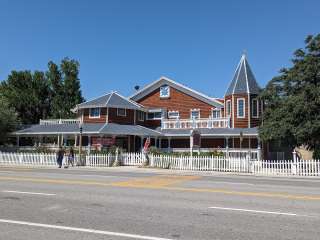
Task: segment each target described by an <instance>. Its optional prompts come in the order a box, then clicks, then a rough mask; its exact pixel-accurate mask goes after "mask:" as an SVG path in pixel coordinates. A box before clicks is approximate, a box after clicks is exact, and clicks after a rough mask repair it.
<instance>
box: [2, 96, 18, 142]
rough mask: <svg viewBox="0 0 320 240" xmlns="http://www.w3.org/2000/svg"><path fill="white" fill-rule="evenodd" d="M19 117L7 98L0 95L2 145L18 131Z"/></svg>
mask: <svg viewBox="0 0 320 240" xmlns="http://www.w3.org/2000/svg"><path fill="white" fill-rule="evenodd" d="M16 125H17V115H16V113H15V111H14V109H13V108H11V107H10V106H9V103H8V101H7V99H6V98H5V97H3V96H2V95H1V94H0V133H1V134H0V143H4V142H5V141H6V140H7V137H8V134H9V133H10V132H13V131H14V130H15V129H16Z"/></svg>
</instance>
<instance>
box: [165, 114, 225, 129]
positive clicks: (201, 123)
mask: <svg viewBox="0 0 320 240" xmlns="http://www.w3.org/2000/svg"><path fill="white" fill-rule="evenodd" d="M161 128H162V129H195V128H230V118H229V117H228V118H199V119H163V120H162V121H161Z"/></svg>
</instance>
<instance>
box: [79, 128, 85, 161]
mask: <svg viewBox="0 0 320 240" xmlns="http://www.w3.org/2000/svg"><path fill="white" fill-rule="evenodd" d="M82 130H83V129H82V123H80V124H79V133H80V138H79V161H80V162H79V164H80V165H81V166H83V165H84V164H83V161H82V156H81V153H82Z"/></svg>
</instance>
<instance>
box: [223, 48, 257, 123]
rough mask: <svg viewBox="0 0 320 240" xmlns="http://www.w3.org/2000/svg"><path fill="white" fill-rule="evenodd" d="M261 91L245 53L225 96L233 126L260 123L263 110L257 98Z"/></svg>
mask: <svg viewBox="0 0 320 240" xmlns="http://www.w3.org/2000/svg"><path fill="white" fill-rule="evenodd" d="M259 93H260V87H259V85H258V83H257V81H256V79H255V77H254V75H253V73H252V71H251V68H250V66H249V63H248V60H247V57H246V55H245V54H243V55H242V57H241V59H240V62H239V64H238V66H237V68H236V71H235V74H234V77H233V79H232V81H231V83H230V85H229V87H228V89H227V91H226V93H225V96H224V100H225V101H224V104H225V106H224V109H225V117H230V119H231V124H230V126H231V127H232V128H251V127H256V126H258V125H259V123H260V116H261V110H262V109H261V108H262V104H261V102H260V101H259V99H258V98H257V97H258V95H259Z"/></svg>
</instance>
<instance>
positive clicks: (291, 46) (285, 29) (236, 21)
mask: <svg viewBox="0 0 320 240" xmlns="http://www.w3.org/2000/svg"><path fill="white" fill-rule="evenodd" d="M319 9H320V1H316V0H306V1H298V0H292V1H286V0H282V1H276V0H269V1H245V0H242V1H229V0H224V1H210V0H208V1H204V0H197V1H196V0H194V1H182V0H175V1H174V0H161V1H153V0H145V1H142V0H134V1H132V0H127V1H125V0H115V1H112V0H108V1H102V0H100V1H99V0H91V1H89V0H83V1H80V0H78V1H76V0H69V1H64V0H55V1H49V0H48V1H45V0H43V1H36V0H34V1H23V0H20V1H15V0H2V1H1V2H0V79H1V80H3V79H6V77H7V75H8V74H9V73H10V71H11V70H14V69H15V70H24V69H28V70H45V69H46V66H47V63H48V61H49V60H53V61H55V62H58V61H60V60H61V59H62V58H63V57H66V56H68V57H70V58H74V59H77V60H78V61H79V62H80V65H81V66H80V79H81V86H82V90H83V95H84V96H85V97H86V98H87V99H90V98H93V97H95V96H100V95H102V94H104V93H106V92H109V91H111V90H117V91H119V92H120V93H122V94H124V95H130V94H132V93H133V91H134V90H133V87H134V86H135V85H140V86H143V85H145V84H148V83H150V82H151V81H154V80H156V79H158V78H159V77H160V76H162V75H164V76H167V77H169V78H172V79H174V80H176V81H178V82H180V83H183V84H185V85H187V86H189V87H191V88H194V89H196V90H198V91H201V92H203V93H205V94H208V95H209V96H214V97H222V96H223V95H224V92H225V91H226V88H227V86H228V84H229V82H230V81H231V78H232V75H233V73H234V71H235V68H236V65H237V64H238V61H239V60H240V57H241V54H242V52H243V50H244V49H245V50H246V51H247V55H248V60H249V63H250V65H251V67H252V69H253V72H254V73H255V76H256V78H257V80H258V82H259V84H260V85H261V86H265V84H266V83H267V82H268V81H269V80H270V79H271V78H272V77H273V76H275V75H276V74H277V73H278V71H279V69H280V68H282V67H284V66H288V65H289V64H290V59H291V57H292V52H293V51H294V50H295V49H297V48H300V47H303V46H304V39H305V37H306V35H308V34H316V33H320V28H319V26H320V25H319V23H320V11H319Z"/></svg>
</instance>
